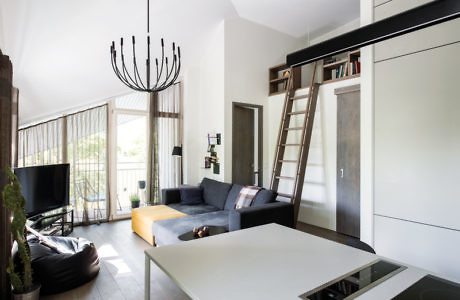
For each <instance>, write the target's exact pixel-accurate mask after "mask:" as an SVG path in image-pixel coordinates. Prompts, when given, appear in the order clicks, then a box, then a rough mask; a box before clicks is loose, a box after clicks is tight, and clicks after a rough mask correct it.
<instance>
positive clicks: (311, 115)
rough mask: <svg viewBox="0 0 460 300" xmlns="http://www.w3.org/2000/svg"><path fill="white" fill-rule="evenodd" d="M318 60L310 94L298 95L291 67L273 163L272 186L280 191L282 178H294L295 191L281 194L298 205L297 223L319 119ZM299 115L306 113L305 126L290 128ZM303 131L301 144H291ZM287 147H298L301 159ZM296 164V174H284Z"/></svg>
mask: <svg viewBox="0 0 460 300" xmlns="http://www.w3.org/2000/svg"><path fill="white" fill-rule="evenodd" d="M315 72H316V62H315V63H314V64H313V72H312V76H311V81H310V89H309V91H308V94H307V95H303V96H295V88H293V87H294V84H293V80H294V79H293V74H294V72H293V68H292V67H291V70H290V77H289V79H288V85H287V86H288V88H287V89H286V96H285V98H284V105H283V111H282V116H281V122H280V128H279V131H278V140H277V144H276V151H275V160H274V162H273V171H272V178H271V183H270V188H271V189H272V190H275V191H277V192H278V186H279V183H280V180H291V181H294V186H293V191H292V193H291V194H286V193H280V192H278V195H279V196H281V197H285V198H289V199H290V201H291V203H293V204H294V224H297V219H298V215H299V208H300V200H301V197H302V189H303V185H304V179H305V169H306V167H307V159H308V152H309V149H310V141H311V133H312V131H313V121H314V119H315V111H316V103H317V100H318V90H319V84H318V83H315V82H314V80H315ZM301 99H307V103H306V106H305V110H301V111H293V110H292V109H293V107H294V105H293V104H294V101H297V100H301ZM296 115H303V116H304V120H303V126H302V127H289V125H290V121H291V117H292V116H296ZM299 130H300V131H301V135H300V142H299V143H298V144H288V143H287V137H288V134H289V133H290V132H293V131H299ZM286 147H297V148H298V155H297V160H286V159H284V154H285V150H286ZM288 163H289V164H296V168H295V169H296V173H295V175H294V176H282V175H281V169H282V166H283V164H288Z"/></svg>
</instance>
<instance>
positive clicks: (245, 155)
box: [232, 105, 254, 185]
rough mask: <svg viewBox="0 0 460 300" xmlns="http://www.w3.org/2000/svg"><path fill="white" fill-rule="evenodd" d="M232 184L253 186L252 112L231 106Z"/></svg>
mask: <svg viewBox="0 0 460 300" xmlns="http://www.w3.org/2000/svg"><path fill="white" fill-rule="evenodd" d="M232 137H233V142H232V182H233V183H237V184H242V185H254V110H253V109H251V108H246V107H242V106H238V105H234V106H233V135H232Z"/></svg>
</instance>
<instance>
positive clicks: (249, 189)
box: [235, 185, 263, 209]
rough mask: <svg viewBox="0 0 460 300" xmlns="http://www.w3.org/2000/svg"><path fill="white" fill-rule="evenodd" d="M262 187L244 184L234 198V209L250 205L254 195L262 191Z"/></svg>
mask: <svg viewBox="0 0 460 300" xmlns="http://www.w3.org/2000/svg"><path fill="white" fill-rule="evenodd" d="M262 189H263V188H261V187H258V186H248V185H245V186H244V187H243V189H242V190H241V191H240V194H239V195H238V197H237V199H236V202H235V209H241V208H245V207H250V206H251V205H252V203H253V202H254V199H255V197H256V195H257V194H258V193H259V192H260V191H262Z"/></svg>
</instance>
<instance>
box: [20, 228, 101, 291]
mask: <svg viewBox="0 0 460 300" xmlns="http://www.w3.org/2000/svg"><path fill="white" fill-rule="evenodd" d="M47 238H48V239H49V240H50V241H51V242H53V243H55V244H58V245H59V246H60V247H63V248H65V250H66V251H65V252H70V253H60V252H58V251H57V250H56V249H53V248H52V247H49V246H47V245H46V244H44V243H42V242H40V240H39V239H38V238H37V237H35V236H32V235H31V236H29V237H28V241H29V246H30V253H31V258H32V270H33V278H34V282H37V283H40V284H41V289H40V294H41V295H47V294H56V293H62V292H65V291H68V290H71V289H74V288H76V287H78V286H80V285H82V284H84V283H86V282H88V281H91V280H92V279H93V278H94V277H96V276H97V274H98V273H99V268H100V267H99V256H98V254H97V250H96V247H95V246H94V244H93V243H91V242H90V241H88V240H86V239H84V238H74V237H59V236H48V237H47Z"/></svg>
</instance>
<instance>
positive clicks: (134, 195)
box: [129, 194, 141, 202]
mask: <svg viewBox="0 0 460 300" xmlns="http://www.w3.org/2000/svg"><path fill="white" fill-rule="evenodd" d="M129 201H131V202H138V201H141V200H140V198H139V196H138V195H136V194H132V195H131V196H129Z"/></svg>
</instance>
